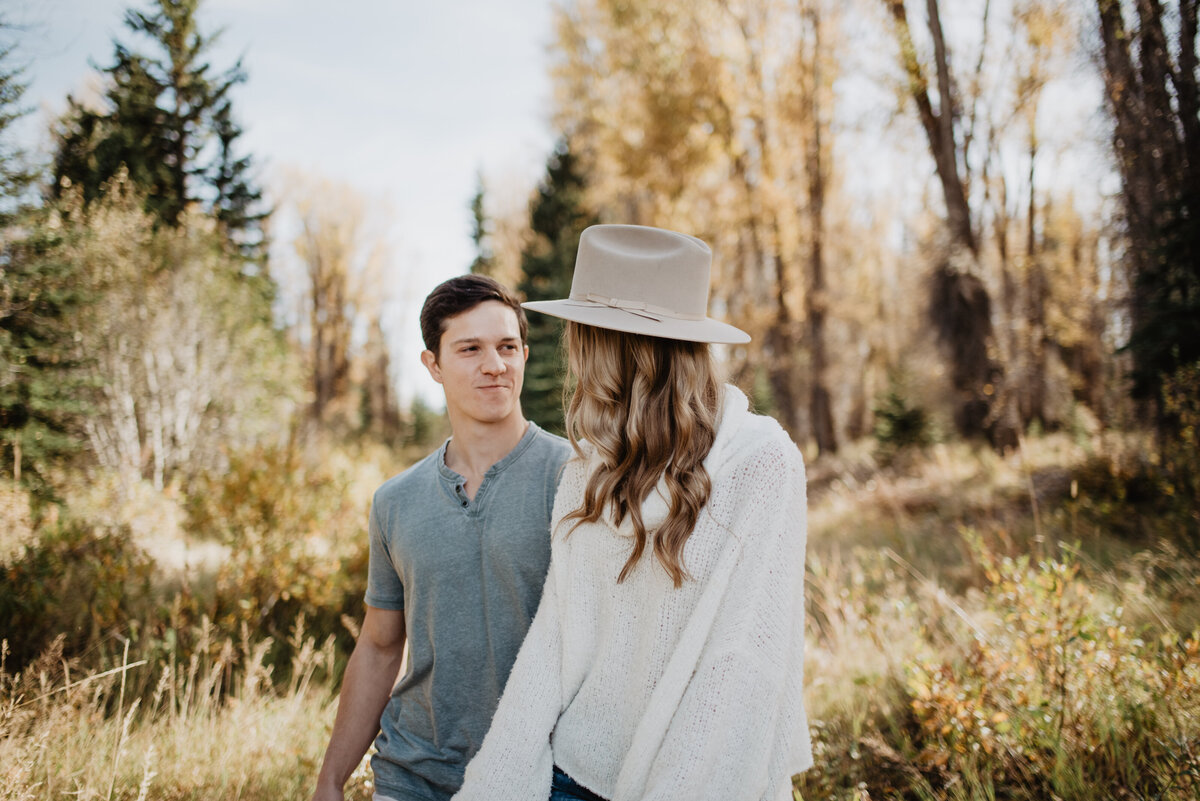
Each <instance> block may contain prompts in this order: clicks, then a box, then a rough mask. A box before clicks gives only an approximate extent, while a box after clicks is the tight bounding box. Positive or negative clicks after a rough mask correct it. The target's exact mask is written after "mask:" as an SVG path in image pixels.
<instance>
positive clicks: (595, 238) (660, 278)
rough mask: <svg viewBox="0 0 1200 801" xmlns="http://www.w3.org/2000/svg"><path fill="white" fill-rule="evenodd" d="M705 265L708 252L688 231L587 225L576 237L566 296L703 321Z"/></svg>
mask: <svg viewBox="0 0 1200 801" xmlns="http://www.w3.org/2000/svg"><path fill="white" fill-rule="evenodd" d="M711 269H712V251H711V250H710V249H709V247H708V245H706V244H705V243H704V242H703V241H702V240H700V239H697V238H696V237H694V236H688V235H687V234H681V233H678V232H676V231H667V230H664V229H662V228H649V227H646V226H641V225H593V226H591V227H589V228H586V229H584V231H583V233H582V234H581V235H580V237H579V251H578V254H577V255H576V259H575V273H574V275H573V277H572V279H571V298H572V299H573V300H581V301H588V300H590V301H595V302H598V303H604V304H608V305H611V306H616V307H619V308H629V309H638V308H643V309H646V310H649V311H652V312H654V313H656V314H661V315H665V316H668V317H674V318H676V319H681V320H703V319H704V317H705V314H706V312H707V310H708V283H709V275H710V272H711Z"/></svg>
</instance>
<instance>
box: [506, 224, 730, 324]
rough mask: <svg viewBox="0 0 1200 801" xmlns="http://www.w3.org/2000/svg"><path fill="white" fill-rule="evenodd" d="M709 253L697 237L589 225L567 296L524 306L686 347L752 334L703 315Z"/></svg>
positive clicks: (643, 228) (632, 227) (640, 228)
mask: <svg viewBox="0 0 1200 801" xmlns="http://www.w3.org/2000/svg"><path fill="white" fill-rule="evenodd" d="M711 269H712V251H711V250H709V248H708V245H706V244H704V242H702V241H701V240H699V239H697V238H696V237H694V236H688V235H687V234H680V233H676V232H675V231H667V230H664V229H662V228H649V227H647V226H643V225H593V226H591V227H589V228H585V229H584V231H583V234H581V235H580V237H579V252H578V253H577V254H576V256H575V274H574V276H572V278H571V296H570V297H569V298H567V299H566V300H536V301H529V302H527V303H522V304H521V305H522V306H524V307H525V308H526V309H529V310H530V311H537V312H543V313H545V314H552V315H554V316H555V317H561V318H563V319H564V320H571V321H573V322H576V323H584V324H585V325H594V326H596V327H598V328H609V329H612V330H614V331H625V332H628V333H631V334H646V335H647V336H652V337H663V338H665V339H683V340H687V341H689V342H724V343H729V344H741V343H743V342H749V341H750V335H749V334H747V333H746V332H745V331H742V330H741V329H739V328H734V327H733V326H732V325H727V324H725V323H722V322H718V321H717V320H713V319H712V318H710V317H708V316H707V312H708V278H709V273H710V271H711Z"/></svg>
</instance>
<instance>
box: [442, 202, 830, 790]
mask: <svg viewBox="0 0 1200 801" xmlns="http://www.w3.org/2000/svg"><path fill="white" fill-rule="evenodd" d="M711 259H712V256H711V252H710V251H709V249H708V247H707V246H706V245H705V244H704V243H703V242H701V241H700V240H699V239H695V238H694V237H690V236H686V235H684V234H678V233H675V232H672V231H664V230H662V229H657V228H645V227H641V226H625V225H601V226H593V227H591V228H588V229H587V230H585V231H584V232H583V235H582V237H581V239H580V243H579V252H578V255H577V259H576V265H575V274H574V277H573V280H572V285H571V296H570V298H568V299H565V300H560V301H544V302H535V303H526V304H525V307H526V308H528V309H530V310H533V311H540V312H544V313H548V314H553V315H556V316H559V317H562V318H565V319H566V320H568V321H569V322H568V328H567V350H568V361H569V368H570V372H571V376H572V378H573V380H574V382H575V387H574V391H573V394H572V395H571V399H570V402H569V406H568V409H567V428H568V433H569V436H570V439H571V443H572V445H573V446H574V448H575V453H576V456H575V458H573V459H572V460H571V461H569V462H568V464H567V466H566V467H565V469H564V473H563V477H562V480H561V482H560V484H559V489H558V494H557V497H556V502H555V509H554V514H553V518H552V521H551V527H552V537H553V539H552V544H551V560H550V568H549V573H548V575H547V579H546V586H545V590H544V594H543V596H542V601H541V605H540V606H539V608H538V612H537V616H536V617H535V619H534V622H533V625H532V627H531V628H530V630H529V634H528V635H527V637H526V639H525V642H524V644H523V645H522V647H521V651H520V654H519V655H518V657H517V661H516V664H515V665H514V667H513V671H512V674H511V675H510V677H509V680H508V683H507V685H506V687H505V691H504V696H503V698H502V699H501V702H500V707H499V709H498V710H497V712H496V715H495V717H494V718H493V720H492V726H491V729H490V730H489V732H488V735H487V737H486V738H485V739H484V742H483V746H482V748H481V749H480V751H479V753H478V755H477V756H476V757H475V759H474V760H473V761H472V762H471V764H470V765H469V766H468V768H467V773H466V777H465V783H464V785H463V788H462V790H461V791H460V792H459V793H458V795H456V796H455V797H454V798H455V799H457V800H458V801H475V799H478V800H479V801H484V799H487V800H488V801H494V800H495V799H514V800H516V799H521V800H522V801H524V800H525V799H528V801H544V799H546V798H547V796H549V797H550V798H551V799H585V800H586V801H595V799H608V800H609V801H635V800H638V801H641V800H648V799H664V800H665V799H671V800H672V801H678V800H679V799H686V800H687V801H699V800H702V799H713V801H738V800H739V799H746V801H752V800H753V801H757V800H758V799H770V800H771V801H775V799H785V798H786V799H790V798H792V792H791V776H792V775H793V774H794V773H797V772H799V771H802V770H805V769H806V768H808V767H809V766H810V765H811V764H812V757H811V749H810V746H809V739H808V727H807V720H806V717H805V712H804V702H803V698H802V668H803V653H804V593H803V577H804V565H803V562H804V545H805V513H806V502H805V484H804V481H805V479H804V465H803V462H802V460H801V457H800V454H799V452H798V451H797V449H796V446H795V445H794V444H792V442H791V440H790V439H789V438H788V437H787V435H786V434H785V433H784V432H783V430H782V429H781V428H780V427H779V425H778V424H777V423H776V422H775V421H773V420H771V419H770V418H767V417H762V416H758V415H754V414H751V413H750V412H749V410H748V403H747V400H746V397H745V395H743V394H742V393H741V392H740V391H738V390H737V389H736V388H734V387H732V386H728V385H726V386H724V387H722V386H721V385H720V384H719V383H718V381H717V378H716V375H715V370H714V365H713V361H712V357H711V354H710V351H709V345H708V343H713V342H724V343H739V342H747V341H749V337H748V336H747V335H746V334H745V333H744V332H742V331H739V330H738V329H736V328H734V327H732V326H729V325H725V324H723V323H720V322H717V321H715V320H712V319H710V318H708V317H707V316H706V311H707V302H708V281H709V269H710V266H711ZM552 785H553V787H552Z"/></svg>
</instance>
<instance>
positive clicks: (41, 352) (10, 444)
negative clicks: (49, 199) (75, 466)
mask: <svg viewBox="0 0 1200 801" xmlns="http://www.w3.org/2000/svg"><path fill="white" fill-rule="evenodd" d="M0 32H7V26H6V25H5V23H4V21H3V20H2V19H0ZM13 55H14V48H13V46H11V45H3V46H0V475H7V476H11V477H12V478H14V479H17V480H19V481H20V482H21V483H22V484H24V485H26V486H27V487H30V488H32V489H34V490H35V491H39V492H40V491H43V490H45V489H46V484H45V472H46V468H47V467H48V466H49V465H50V464H51V463H52V462H53V461H54V460H55V459H57V458H59V457H61V456H62V455H64V454H65V453H68V452H70V451H71V450H73V446H74V443H75V438H74V436H73V430H74V425H73V424H74V422H75V420H76V419H77V415H78V413H79V412H80V411H81V407H80V404H79V397H80V393H79V386H78V382H76V381H72V380H71V379H70V378H69V377H68V376H69V373H68V370H69V368H71V367H73V366H74V365H75V363H76V354H77V353H78V346H77V343H76V342H75V336H74V329H73V327H72V320H71V317H72V312H73V310H74V309H75V308H77V307H78V305H79V303H80V302H81V299H82V297H83V292H84V290H83V289H82V286H81V283H80V282H79V281H78V280H76V279H77V276H76V275H75V272H76V271H75V269H74V266H73V265H72V264H71V263H70V262H68V261H65V260H63V259H62V258H60V257H59V256H58V253H59V248H58V245H59V244H60V242H59V240H60V239H61V237H62V236H63V234H62V233H61V232H60V231H59V230H58V229H57V228H56V227H55V226H51V225H48V224H47V223H48V221H49V220H48V217H49V213H48V212H46V211H44V210H41V209H35V208H31V207H30V206H29V205H28V202H27V199H26V197H25V192H26V189H27V188H28V187H29V186H30V185H31V184H32V183H33V181H34V179H35V172H34V171H33V170H32V169H31V168H29V167H28V166H27V163H26V161H25V159H24V156H23V154H22V153H21V152H20V151H19V150H18V149H16V148H15V147H13V146H12V145H11V143H10V138H11V133H12V132H11V126H12V124H13V123H14V122H15V121H16V120H17V119H19V118H20V116H21V115H22V113H23V111H24V110H23V109H22V107H21V105H20V103H21V96H22V94H23V93H24V91H25V84H24V83H23V82H22V79H21V70H20V68H15V67H12V66H10V64H11V60H12V58H13Z"/></svg>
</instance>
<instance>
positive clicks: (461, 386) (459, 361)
mask: <svg viewBox="0 0 1200 801" xmlns="http://www.w3.org/2000/svg"><path fill="white" fill-rule="evenodd" d="M527 358H529V348H528V347H526V346H525V345H523V344H521V329H520V327H519V326H518V324H517V315H516V312H514V311H513V310H512V309H510V308H509V307H508V306H506V305H504V304H503V303H501V302H500V301H498V300H488V301H484V302H483V303H480V304H479V305H478V306H475V307H474V308H471V309H468V310H467V311H465V312H463V313H462V314H457V315H455V316H454V317H450V318H449V319H447V321H446V330H445V331H443V332H442V342H441V345H440V346H439V353H438V355H437V358H435V357H434V354H433V352H432V351H428V350H427V351H425V352H424V353H422V354H421V361H422V362H424V364H425V367H426V368H428V370H429V374H430V375H431V376H433V380H434V381H436V382H438V383H439V384H441V385H442V388H443V389H444V390H445V391H446V407H447V410H448V411H449V412H450V413H451V419H452V420H453V418H454V417H456V416H457V417H460V418H465V419H469V420H475V421H477V422H480V423H498V422H501V421H503V420H505V419H507V418H508V417H509V416H511V415H512V414H519V413H520V409H521V405H520V399H521V383H522V381H523V380H524V378H525V360H526V359H527Z"/></svg>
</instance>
